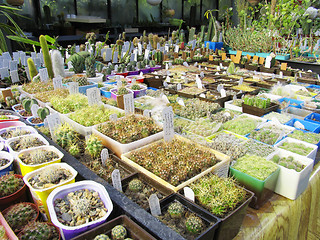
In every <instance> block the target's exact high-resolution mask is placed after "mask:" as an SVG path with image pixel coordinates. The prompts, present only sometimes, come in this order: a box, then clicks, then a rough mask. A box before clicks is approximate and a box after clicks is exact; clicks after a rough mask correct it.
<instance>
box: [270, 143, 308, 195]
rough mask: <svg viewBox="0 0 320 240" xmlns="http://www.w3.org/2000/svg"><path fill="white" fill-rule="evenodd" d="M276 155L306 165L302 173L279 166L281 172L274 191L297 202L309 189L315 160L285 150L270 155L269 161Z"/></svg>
mask: <svg viewBox="0 0 320 240" xmlns="http://www.w3.org/2000/svg"><path fill="white" fill-rule="evenodd" d="M275 155H279V156H280V157H288V156H292V157H293V159H294V160H295V161H296V162H299V163H300V164H303V165H305V168H304V169H303V170H302V171H301V172H296V171H295V170H293V169H288V168H285V167H283V166H279V167H280V172H279V176H278V181H277V184H276V188H275V190H274V191H275V192H276V193H278V194H280V195H282V196H284V197H286V198H289V199H291V200H295V199H297V197H299V195H300V194H302V193H303V192H304V190H305V189H306V188H307V187H308V183H309V178H310V175H311V171H312V169H313V160H312V159H310V158H307V157H302V156H300V155H298V154H295V153H291V152H289V151H286V150H283V149H278V150H277V151H276V152H274V153H272V154H270V155H269V156H268V157H267V160H271V159H272V157H273V156H275Z"/></svg>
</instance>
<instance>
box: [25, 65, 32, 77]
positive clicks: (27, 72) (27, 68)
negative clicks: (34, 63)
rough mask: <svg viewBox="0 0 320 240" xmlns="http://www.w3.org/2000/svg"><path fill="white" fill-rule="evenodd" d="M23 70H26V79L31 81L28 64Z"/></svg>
mask: <svg viewBox="0 0 320 240" xmlns="http://www.w3.org/2000/svg"><path fill="white" fill-rule="evenodd" d="M25 70H26V74H27V78H28V80H29V81H31V77H30V72H29V67H28V66H25Z"/></svg>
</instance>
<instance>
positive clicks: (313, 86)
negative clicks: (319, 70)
mask: <svg viewBox="0 0 320 240" xmlns="http://www.w3.org/2000/svg"><path fill="white" fill-rule="evenodd" d="M306 88H311V89H315V91H314V93H318V94H319V93H320V86H319V85H314V84H312V85H309V86H307V87H306ZM316 96H317V95H316ZM316 96H313V97H312V98H315V97H316Z"/></svg>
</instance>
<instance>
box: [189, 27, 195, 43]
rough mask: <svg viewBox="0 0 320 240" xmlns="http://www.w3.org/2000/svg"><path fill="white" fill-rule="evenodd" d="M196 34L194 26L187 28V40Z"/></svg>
mask: <svg viewBox="0 0 320 240" xmlns="http://www.w3.org/2000/svg"><path fill="white" fill-rule="evenodd" d="M195 34H196V28H195V27H192V28H190V29H189V42H191V41H193V40H194V35H195Z"/></svg>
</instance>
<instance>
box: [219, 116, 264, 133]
mask: <svg viewBox="0 0 320 240" xmlns="http://www.w3.org/2000/svg"><path fill="white" fill-rule="evenodd" d="M266 121H267V120H265V119H262V118H259V117H256V116H253V115H250V114H241V115H240V116H239V117H237V118H235V119H233V120H230V121H228V122H226V123H224V124H223V129H225V130H227V131H230V132H234V133H236V134H239V135H246V134H248V133H250V132H251V131H252V130H254V129H255V128H256V127H257V126H258V125H259V124H261V123H262V122H266Z"/></svg>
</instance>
